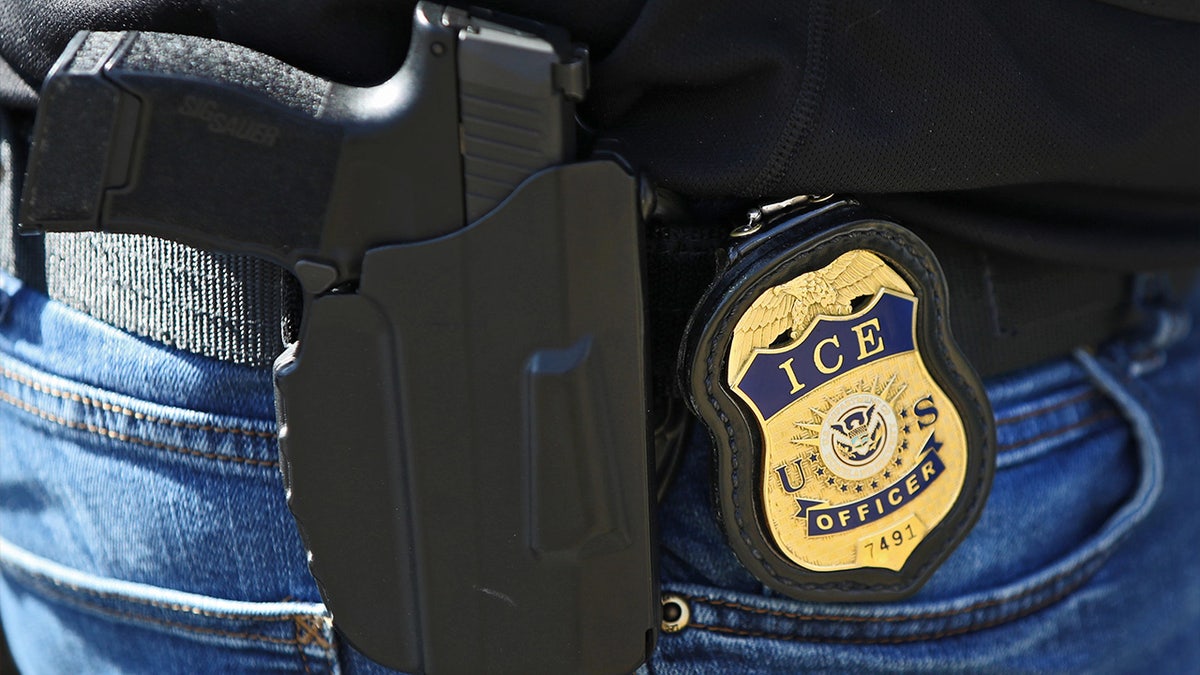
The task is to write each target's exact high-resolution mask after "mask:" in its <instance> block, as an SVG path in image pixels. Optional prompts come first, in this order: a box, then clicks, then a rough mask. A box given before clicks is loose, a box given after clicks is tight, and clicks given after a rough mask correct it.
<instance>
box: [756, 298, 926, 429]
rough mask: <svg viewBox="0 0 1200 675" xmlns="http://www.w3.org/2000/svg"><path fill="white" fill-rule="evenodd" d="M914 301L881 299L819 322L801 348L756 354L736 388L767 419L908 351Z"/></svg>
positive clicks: (801, 344)
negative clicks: (836, 379) (857, 370)
mask: <svg viewBox="0 0 1200 675" xmlns="http://www.w3.org/2000/svg"><path fill="white" fill-rule="evenodd" d="M916 306H917V301H916V299H915V298H911V297H908V296H901V295H895V294H892V293H884V294H882V295H880V296H879V299H878V300H876V301H875V303H874V305H872V306H871V307H870V309H868V310H867V311H866V312H864V313H863V314H860V315H857V316H853V317H846V318H844V319H828V318H821V319H818V320H817V321H816V323H815V325H814V326H813V329H812V331H810V332H809V334H808V336H807V337H805V338H804V340H802V341H801V342H799V343H797V344H795V345H794V346H792V347H790V348H789V349H787V350H786V351H782V352H778V353H763V352H758V353H756V354H755V355H754V357H753V358H752V359H751V361H750V365H749V367H748V368H747V369H746V372H745V374H744V375H743V376H742V379H741V380H740V381H739V382H738V384H737V387H738V389H740V390H741V391H742V392H743V393H745V394H746V396H747V397H749V398H750V400H751V401H753V402H754V405H755V406H756V407H757V408H758V411H759V413H760V414H761V415H762V417H763V419H764V420H765V419H770V418H771V417H772V416H773V415H775V414H776V413H778V412H779V411H780V410H783V409H784V408H785V407H787V405H788V404H789V403H791V402H792V401H794V400H796V399H797V398H799V397H801V396H803V395H805V394H807V393H808V392H809V391H810V390H812V389H815V388H816V387H818V386H820V385H822V384H824V383H826V382H828V381H829V380H831V379H833V378H834V377H837V376H838V375H840V374H841V373H843V372H845V371H847V370H850V369H853V368H857V367H858V366H861V365H865V364H867V363H870V362H872V361H878V360H879V359H882V358H886V357H888V356H894V355H896V354H901V353H903V352H907V351H912V349H913V321H914V320H915V317H914V313H915V311H916Z"/></svg>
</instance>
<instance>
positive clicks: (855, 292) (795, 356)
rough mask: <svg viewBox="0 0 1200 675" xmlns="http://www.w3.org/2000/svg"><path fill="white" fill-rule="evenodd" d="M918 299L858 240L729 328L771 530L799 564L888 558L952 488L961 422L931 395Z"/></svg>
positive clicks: (962, 453)
mask: <svg viewBox="0 0 1200 675" xmlns="http://www.w3.org/2000/svg"><path fill="white" fill-rule="evenodd" d="M855 298H869V302H867V304H866V305H865V306H864V307H862V308H861V309H859V310H858V311H854V308H853V305H852V301H853V300H854V299H855ZM916 310H917V298H916V297H914V296H913V294H912V289H911V288H909V286H908V284H907V283H905V282H904V280H903V279H902V278H900V276H899V275H897V274H896V273H895V272H893V271H892V270H891V269H890V268H888V266H887V265H886V264H885V263H884V262H883V261H882V260H880V259H879V257H878V256H876V255H874V254H872V253H870V252H869V251H863V250H855V251H850V252H848V253H844V254H842V255H841V256H840V257H838V258H837V259H836V260H834V261H833V262H832V263H830V264H829V265H828V266H826V267H823V268H821V269H819V270H816V271H813V272H808V273H806V274H801V275H800V276H798V277H796V278H795V279H793V280H791V281H789V282H787V283H784V284H780V285H779V286H774V287H772V288H770V289H768V290H767V291H766V292H764V293H763V294H762V295H761V296H760V297H759V299H758V300H757V301H756V302H755V303H754V304H753V305H752V306H751V308H750V311H748V312H747V313H746V314H745V315H744V316H743V317H742V319H741V320H740V321H738V323H737V325H736V326H735V327H734V337H733V343H732V347H731V354H730V357H729V364H730V371H729V385H730V387H732V388H733V390H734V391H735V392H737V394H738V395H739V396H740V397H741V398H742V399H743V400H744V401H745V402H746V403H747V404H748V405H749V406H750V408H751V409H752V410H753V411H754V414H755V416H756V418H757V421H758V423H759V424H760V425H762V435H763V439H764V443H763V456H764V460H763V463H762V469H763V471H762V477H761V481H762V493H763V495H764V499H763V509H764V512H765V516H766V520H767V524H768V529H769V532H770V534H771V536H772V538H773V539H774V540H775V543H776V544H777V545H778V546H779V548H780V549H781V550H782V551H783V552H784V553H785V554H786V555H787V556H788V557H789V558H790V559H791V560H793V561H794V562H796V564H798V565H802V566H803V567H806V568H808V569H811V570H819V571H824V570H841V569H853V568H856V567H885V568H888V569H891V570H898V569H900V568H901V567H902V566H903V565H904V562H905V561H906V560H907V559H908V556H909V554H911V553H912V551H913V550H915V549H916V546H917V544H919V543H920V542H921V540H922V539H923V538H924V536H925V535H926V534H927V533H928V532H929V531H930V530H931V529H932V528H933V527H935V526H936V525H937V524H938V523H939V522H941V520H942V518H944V517H945V515H946V513H947V512H949V510H950V507H951V506H953V504H954V501H955V500H956V499H957V498H958V494H959V491H960V490H961V488H962V480H963V476H964V468H965V466H966V461H965V460H966V438H965V435H964V432H963V426H962V420H961V419H960V418H959V416H958V414H957V412H956V411H955V410H954V409H953V408H949V407H947V406H946V405H945V404H944V403H942V404H941V409H939V407H938V405H939V403H941V402H942V401H945V395H944V394H943V393H942V391H941V389H940V388H939V387H938V386H937V384H936V383H935V382H934V381H933V378H932V377H930V375H929V371H928V370H926V369H925V366H924V364H923V363H922V362H921V355H920V353H919V352H917V350H916V349H915V348H914V345H915V342H916V340H915V337H914V329H915V321H916V315H917V312H916ZM784 334H786V337H785V341H786V342H787V344H785V345H784V346H780V347H777V348H774V349H772V348H770V345H771V344H772V343H773V342H775V341H776V338H777V336H781V335H784ZM735 369H736V370H735ZM735 373H736V374H735Z"/></svg>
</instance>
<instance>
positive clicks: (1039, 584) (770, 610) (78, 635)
mask: <svg viewBox="0 0 1200 675" xmlns="http://www.w3.org/2000/svg"><path fill="white" fill-rule="evenodd" d="M1191 307H1192V308H1194V309H1195V310H1200V296H1197V298H1196V299H1195V301H1194V302H1192V303H1191ZM1151 318H1152V319H1155V320H1158V321H1159V322H1158V323H1154V324H1152V325H1148V326H1147V327H1146V329H1145V330H1144V331H1143V332H1142V333H1138V334H1136V335H1135V336H1134V337H1131V338H1130V339H1129V340H1124V341H1120V342H1117V343H1115V344H1113V345H1110V346H1108V347H1106V348H1104V349H1102V350H1100V351H1099V352H1098V353H1097V354H1096V355H1089V354H1086V353H1080V354H1078V355H1077V356H1076V357H1075V358H1073V359H1062V360H1059V361H1056V362H1053V363H1049V364H1045V365H1042V366H1038V367H1035V368H1032V369H1029V370H1027V371H1025V372H1022V373H1018V374H1013V375H1010V376H1007V377H1003V378H998V379H995V380H992V381H990V382H989V383H988V387H987V388H988V394H989V396H990V398H991V400H992V404H993V406H994V408H995V411H996V417H997V426H998V436H999V445H1000V454H999V466H998V471H997V474H996V481H995V486H994V488H993V492H992V495H991V497H990V499H989V502H988V505H987V508H986V510H985V512H984V514H983V516H982V518H981V520H980V522H979V524H978V525H977V526H976V527H975V529H974V531H973V532H972V534H971V535H970V536H969V537H968V539H967V540H966V541H965V542H964V543H963V544H962V546H960V547H959V549H958V550H957V551H956V552H955V553H954V555H953V556H952V557H951V558H950V559H949V560H948V561H947V562H946V563H945V564H944V565H943V566H942V567H941V569H939V570H938V572H937V573H936V574H935V575H934V577H933V579H932V580H931V581H930V582H929V584H928V585H927V586H926V587H925V588H924V589H923V590H922V591H921V592H920V593H919V594H918V595H916V596H915V597H914V598H912V599H910V600H907V601H903V602H896V603H887V604H858V605H849V604H811V603H800V602H795V601H792V600H790V599H787V598H783V597H780V596H777V595H775V594H773V593H771V592H770V591H768V590H765V589H764V587H763V586H762V585H761V584H760V583H758V581H757V580H756V579H755V578H754V577H752V576H751V575H749V574H748V573H747V572H746V571H745V570H744V569H743V568H742V567H741V566H740V565H739V564H738V562H737V561H736V559H735V558H734V556H733V554H732V552H731V551H730V550H729V549H728V548H727V546H726V545H725V542H724V537H723V535H722V534H721V532H720V530H719V529H718V526H717V525H716V523H715V521H714V520H713V511H712V506H711V496H710V495H711V491H712V488H711V483H710V481H709V470H710V449H709V447H708V442H707V437H706V435H705V434H704V433H703V432H697V433H695V434H694V435H693V443H692V446H691V447H690V448H689V449H688V451H687V453H686V456H685V457H684V459H683V463H682V466H681V468H680V472H679V474H678V475H677V477H676V480H675V482H674V484H673V486H672V487H671V489H670V490H669V492H668V495H667V497H666V500H665V502H664V503H663V505H662V507H661V509H660V537H661V540H662V551H661V563H662V577H663V589H664V592H666V593H674V594H678V595H679V596H681V597H682V598H684V600H685V602H686V603H687V604H688V607H689V609H690V612H691V620H690V624H689V625H688V626H687V627H686V628H684V629H683V630H681V631H680V632H678V633H674V634H664V635H662V636H661V638H660V639H659V646H658V650H657V652H656V653H655V655H654V658H653V660H652V661H651V662H650V663H649V664H647V666H646V667H645V668H644V669H643V670H644V671H646V672H651V673H676V672H680V673H695V672H722V673H726V672H739V671H740V672H789V673H791V672H848V671H876V670H878V671H888V672H894V671H939V672H944V671H956V670H957V671H968V670H969V671H996V672H1014V671H1035V670H1036V671H1071V672H1102V671H1111V672H1135V671H1136V672H1144V671H1165V672H1181V671H1196V670H1197V668H1198V667H1200V639H1198V638H1197V636H1198V635H1200V563H1197V561H1196V560H1195V559H1194V552H1195V551H1196V550H1197V541H1200V490H1198V489H1196V488H1195V487H1194V483H1195V481H1196V477H1197V476H1200V447H1198V446H1200V335H1196V334H1192V335H1191V336H1190V337H1188V338H1186V339H1182V335H1183V331H1182V330H1179V328H1180V327H1181V326H1183V325H1184V324H1183V322H1182V321H1181V320H1180V319H1179V317H1177V316H1175V315H1171V314H1166V313H1159V314H1155V315H1153V316H1152V317H1151ZM271 397H272V390H271V380H270V373H269V372H267V371H264V370H255V369H248V368H242V367H238V366H233V365H229V364H224V363H219V362H215V361H211V360H207V359H203V358H200V357H195V356H191V355H187V354H184V353H181V352H177V351H174V350H171V349H169V348H167V347H163V346H161V345H158V344H157V343H152V342H148V341H145V340H142V339H139V338H136V337H133V336H131V335H128V334H125V333H122V332H120V331H117V330H115V329H112V328H110V327H108V326H105V325H104V324H101V323H99V322H97V321H95V320H92V319H90V318H88V317H86V316H84V315H81V314H78V313H76V312H74V311H72V310H69V309H66V308H64V307H62V306H60V305H57V304H55V303H52V302H49V301H47V300H46V299H45V298H44V297H43V296H41V295H39V294H37V293H34V292H32V291H30V290H28V289H22V288H21V287H20V284H19V283H18V282H16V281H15V280H13V279H12V278H10V277H4V276H0V572H2V574H0V617H2V618H3V622H4V625H5V628H6V630H7V631H8V633H9V640H10V642H11V646H12V649H13V652H14V655H15V657H16V660H17V662H18V664H19V665H20V667H21V668H22V670H23V672H26V673H29V674H37V673H67V672H70V673H74V672H89V673H92V672H124V673H161V672H248V671H287V672H310V673H311V672H345V673H360V672H381V671H382V669H379V668H378V667H376V666H375V665H374V664H372V663H371V662H369V661H368V660H367V659H365V658H364V657H362V656H361V655H359V654H357V653H355V652H354V651H353V650H352V649H351V648H349V647H348V646H347V645H345V644H344V643H342V642H341V641H340V640H339V638H338V637H337V635H336V633H334V631H333V630H332V626H331V622H330V618H329V616H328V613H327V612H326V611H325V609H324V607H323V606H322V605H321V604H320V597H319V594H318V593H317V590H316V587H315V585H314V583H313V581H312V579H311V578H310V577H309V575H308V572H307V569H306V566H305V554H304V551H303V548H302V546H301V544H300V541H299V538H298V536H297V535H296V532H295V527H294V524H293V522H292V520H291V516H290V514H289V513H288V511H287V507H286V504H285V501H284V492H283V485H282V481H281V479H280V476H279V468H278V465H277V460H276V448H275V438H274V435H273V431H274V418H273V407H272V406H273V403H272V398H271Z"/></svg>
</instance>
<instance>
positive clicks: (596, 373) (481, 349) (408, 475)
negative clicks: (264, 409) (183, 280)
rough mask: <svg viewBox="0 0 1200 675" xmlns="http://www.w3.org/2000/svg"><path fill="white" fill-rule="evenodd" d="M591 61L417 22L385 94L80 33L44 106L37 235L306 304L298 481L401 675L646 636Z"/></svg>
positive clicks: (184, 42)
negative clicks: (583, 116)
mask: <svg viewBox="0 0 1200 675" xmlns="http://www.w3.org/2000/svg"><path fill="white" fill-rule="evenodd" d="M587 86H588V62H587V54H586V51H585V50H582V49H581V48H578V47H576V46H573V45H572V44H571V43H570V40H569V38H568V36H567V35H566V34H565V32H563V31H561V30H558V29H554V28H552V27H548V26H543V25H541V24H536V23H533V22H526V21H522V20H516V19H511V18H506V17H503V16H500V15H495V14H492V13H489V12H486V11H481V10H471V11H470V12H468V11H464V10H461V9H457V8H453V7H446V6H441V5H436V4H431V3H428V2H421V3H418V5H417V7H416V10H415V12H414V17H413V30H412V40H411V43H410V48H409V51H408V54H407V56H406V59H405V62H404V64H403V66H402V67H401V68H400V69H399V70H398V72H396V74H395V75H394V76H393V77H391V78H390V79H388V80H387V81H385V82H383V83H381V84H378V85H376V86H369V87H356V86H350V85H346V84H341V83H337V82H333V81H329V80H326V79H322V78H320V77H317V76H315V75H312V74H309V73H306V72H304V71H301V70H299V69H296V68H294V67H292V66H289V65H287V64H285V63H283V62H281V61H278V60H276V59H274V58H272V57H270V56H267V55H264V54H261V53H258V52H255V51H252V50H250V49H248V48H245V47H242V46H238V45H234V44H229V43H225V42H220V41H217V40H212V39H206V38H200V37H193V36H184V35H174V34H163V33H150V32H133V31H125V32H85V33H80V34H79V35H77V36H76V37H75V39H74V40H73V41H72V42H71V43H70V45H69V46H68V47H67V49H66V51H65V52H64V54H63V55H62V57H61V58H60V59H59V60H58V62H57V63H56V64H55V66H54V68H53V70H52V71H51V73H50V75H49V77H48V78H47V80H46V81H45V84H44V85H43V88H42V91H41V95H40V101H39V108H38V113H37V119H36V124H35V129H34V141H33V147H32V150H31V154H30V157H29V160H28V168H27V177H26V180H25V188H24V193H23V196H22V211H21V229H22V232H24V233H39V232H45V231H56V232H68V231H91V230H98V231H105V232H122V233H138V234H144V235H153V236H157V237H163V238H167V239H171V240H175V241H178V242H181V243H184V244H187V245H190V246H195V247H199V248H204V249H208V250H214V251H221V252H228V253H236V254H247V255H253V256H257V257H260V258H264V259H267V260H270V261H273V262H275V263H277V264H279V265H281V266H282V267H284V268H286V269H288V270H290V271H291V272H292V273H293V274H294V275H295V276H296V277H297V279H299V282H300V286H301V288H302V289H303V295H304V302H303V314H302V320H301V324H300V331H299V339H298V340H297V341H296V342H294V343H293V344H291V345H290V346H289V347H288V348H287V350H286V351H285V352H284V353H283V354H282V355H280V357H279V358H278V359H277V360H276V362H275V365H274V375H275V393H276V407H277V417H278V425H279V449H280V460H281V462H280V464H281V467H282V469H283V474H284V476H283V480H284V485H285V487H286V489H287V496H288V503H289V505H290V507H291V510H292V512H293V514H294V515H295V518H296V521H297V524H298V525H299V528H300V532H301V535H302V537H303V540H304V542H305V546H306V548H307V549H308V551H309V566H310V569H311V571H312V573H313V576H314V577H315V578H316V580H317V582H318V585H319V587H320V591H321V595H322V597H323V599H324V601H325V603H326V605H327V607H328V609H329V610H330V612H331V614H332V617H333V623H334V626H335V627H336V628H337V629H338V631H339V632H340V633H341V634H342V636H344V638H345V639H347V640H348V641H349V642H350V643H351V644H353V645H354V646H355V647H356V648H358V649H359V650H361V651H362V652H363V653H365V654H366V655H367V656H369V657H371V658H372V659H374V660H376V661H378V662H379V663H381V664H384V665H386V666H389V667H392V668H397V669H400V670H404V671H410V672H629V671H632V670H634V669H635V668H637V667H638V665H639V664H640V663H642V662H643V661H644V660H645V659H646V658H647V656H648V655H649V653H650V652H651V651H652V650H653V645H654V640H655V636H656V626H657V624H658V609H659V602H658V600H657V597H658V593H657V575H656V569H655V557H654V551H653V549H652V543H651V542H652V539H651V535H652V527H653V523H652V521H651V518H652V506H653V503H652V500H651V497H650V495H651V494H652V493H651V476H652V474H653V472H652V470H651V469H652V467H651V465H650V462H651V452H650V449H651V448H650V442H649V431H648V428H649V425H648V424H647V407H648V402H647V401H648V394H647V374H646V372H647V359H646V351H645V317H644V299H643V269H642V266H643V262H642V260H643V252H642V234H641V228H642V220H643V217H644V216H643V211H644V209H645V202H646V199H645V198H644V188H642V187H639V181H638V179H637V177H636V176H634V175H633V173H632V172H631V171H630V170H629V169H628V168H627V167H626V166H625V165H624V164H623V162H621V161H620V160H619V159H618V158H614V157H611V156H609V157H606V158H593V159H589V160H583V161H580V160H579V158H578V157H577V154H579V153H578V150H577V148H576V145H577V144H576V124H575V104H576V103H577V102H578V101H580V100H581V99H582V97H583V96H584V94H585V92H586V89H587Z"/></svg>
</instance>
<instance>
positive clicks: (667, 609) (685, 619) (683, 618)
mask: <svg viewBox="0 0 1200 675" xmlns="http://www.w3.org/2000/svg"><path fill="white" fill-rule="evenodd" d="M691 621H692V610H691V609H689V608H688V603H687V600H685V599H683V597H682V596H679V595H675V594H673V593H668V594H666V595H664V596H662V631H663V632H664V633H678V632H679V631H681V630H683V629H684V628H687V626H688V624H689V623H691Z"/></svg>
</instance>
